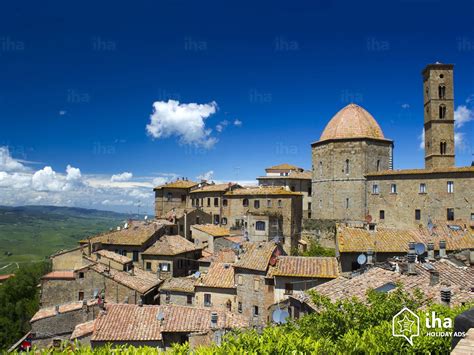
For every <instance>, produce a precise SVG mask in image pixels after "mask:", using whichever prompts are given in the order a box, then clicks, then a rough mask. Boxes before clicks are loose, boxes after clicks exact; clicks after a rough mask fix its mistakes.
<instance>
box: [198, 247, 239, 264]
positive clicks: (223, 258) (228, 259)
mask: <svg viewBox="0 0 474 355" xmlns="http://www.w3.org/2000/svg"><path fill="white" fill-rule="evenodd" d="M204 251H206V249H204V250H203V254H204ZM236 258H237V255H236V254H235V252H234V251H233V250H232V249H230V248H223V249H221V250H219V251H218V252H216V253H214V254H212V253H208V254H207V255H205V256H203V257H202V258H201V259H199V261H202V262H217V263H227V264H229V263H235V260H236Z"/></svg>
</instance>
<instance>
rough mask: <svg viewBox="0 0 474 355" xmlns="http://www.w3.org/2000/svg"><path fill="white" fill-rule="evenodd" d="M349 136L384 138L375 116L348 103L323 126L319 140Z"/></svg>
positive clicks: (347, 137) (346, 137)
mask: <svg viewBox="0 0 474 355" xmlns="http://www.w3.org/2000/svg"><path fill="white" fill-rule="evenodd" d="M350 138H372V139H383V140H385V137H384V135H383V132H382V129H381V128H380V126H379V124H378V123H377V121H376V120H375V118H373V117H372V115H371V114H370V113H368V112H367V111H366V110H365V109H363V108H362V107H360V106H358V105H356V104H349V105H347V106H346V107H344V108H343V109H342V110H340V111H339V112H338V113H336V115H334V117H333V118H332V119H331V121H329V123H328V124H327V125H326V128H324V131H323V133H322V134H321V138H319V141H325V140H329V139H350Z"/></svg>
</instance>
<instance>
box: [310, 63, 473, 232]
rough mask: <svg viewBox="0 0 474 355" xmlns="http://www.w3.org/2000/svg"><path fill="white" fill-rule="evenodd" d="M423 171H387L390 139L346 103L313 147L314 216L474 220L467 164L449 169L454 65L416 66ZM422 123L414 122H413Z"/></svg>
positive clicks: (409, 223) (415, 222) (413, 222)
mask: <svg viewBox="0 0 474 355" xmlns="http://www.w3.org/2000/svg"><path fill="white" fill-rule="evenodd" d="M422 75H423V95H424V130H425V168H424V169H411V170H395V171H394V170H392V169H393V167H392V162H393V156H392V155H393V142H392V141H391V140H388V139H386V138H385V137H384V135H383V132H382V130H381V129H380V126H379V125H378V124H377V122H376V121H375V119H374V118H373V117H372V116H371V115H370V114H369V113H368V112H367V111H366V110H364V109H363V108H361V107H359V106H357V105H354V104H350V105H348V106H346V107H345V108H343V109H342V110H341V111H339V112H338V113H337V114H336V115H335V116H334V117H333V118H332V119H331V121H330V122H329V123H328V125H327V126H326V128H325V129H324V131H323V133H322V135H321V138H320V140H319V141H318V142H315V143H313V144H312V151H313V153H312V154H313V157H312V161H313V203H312V207H313V214H312V217H313V218H316V219H320V220H327V219H330V220H339V221H346V222H353V221H365V222H368V223H373V224H379V225H381V226H388V227H397V228H407V227H415V226H419V225H423V226H428V225H429V224H430V223H431V222H430V221H431V220H433V219H436V220H439V221H441V220H443V221H454V220H457V219H461V220H463V221H464V223H470V224H473V225H474V223H473V222H472V221H474V166H471V167H455V160H454V159H455V156H454V94H453V65H451V64H440V63H436V64H430V65H428V66H426V68H425V69H424V70H423V73H422ZM420 123H421V122H420Z"/></svg>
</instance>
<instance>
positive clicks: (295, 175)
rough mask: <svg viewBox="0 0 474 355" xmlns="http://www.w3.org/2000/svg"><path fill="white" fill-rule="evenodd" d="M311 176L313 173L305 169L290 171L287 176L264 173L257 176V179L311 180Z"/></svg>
mask: <svg viewBox="0 0 474 355" xmlns="http://www.w3.org/2000/svg"><path fill="white" fill-rule="evenodd" d="M312 177H313V173H312V172H311V171H309V170H305V171H302V172H300V171H291V172H290V173H289V174H288V176H272V175H265V176H259V177H258V178H257V180H292V179H294V180H311V179H312Z"/></svg>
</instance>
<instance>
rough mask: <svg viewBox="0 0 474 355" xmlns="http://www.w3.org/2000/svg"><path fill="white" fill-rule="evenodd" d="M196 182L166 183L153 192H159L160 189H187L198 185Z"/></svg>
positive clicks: (177, 181)
mask: <svg viewBox="0 0 474 355" xmlns="http://www.w3.org/2000/svg"><path fill="white" fill-rule="evenodd" d="M198 184H199V183H198V182H194V181H190V180H176V181H172V182H168V183H166V184H164V185H160V186H157V187H155V188H154V190H159V189H162V188H167V189H189V188H191V187H193V186H196V185H198Z"/></svg>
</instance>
